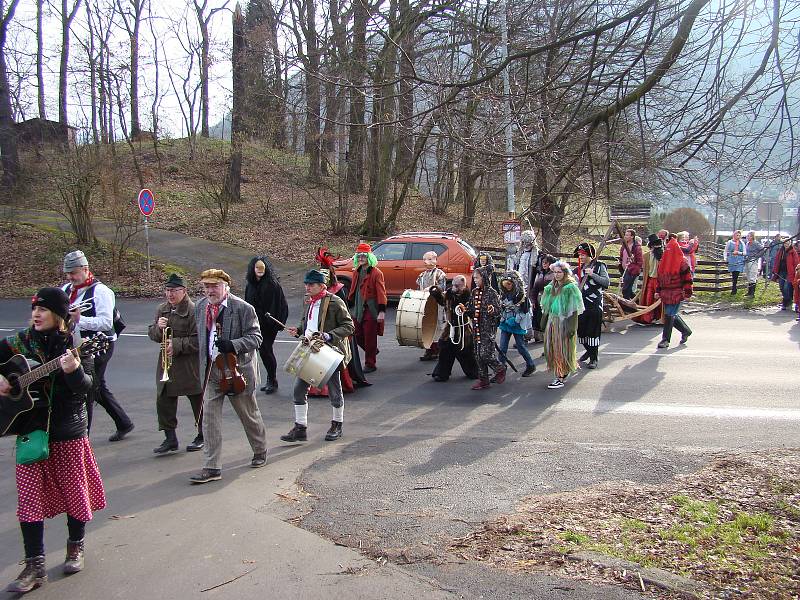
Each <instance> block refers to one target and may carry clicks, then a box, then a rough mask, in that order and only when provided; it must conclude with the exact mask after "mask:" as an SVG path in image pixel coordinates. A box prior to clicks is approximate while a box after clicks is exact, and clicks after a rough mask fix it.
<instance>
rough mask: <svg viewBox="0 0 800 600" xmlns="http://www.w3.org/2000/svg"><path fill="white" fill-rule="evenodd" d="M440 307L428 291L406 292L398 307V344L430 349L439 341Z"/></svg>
mask: <svg viewBox="0 0 800 600" xmlns="http://www.w3.org/2000/svg"><path fill="white" fill-rule="evenodd" d="M439 325H440V323H439V305H438V304H437V303H436V300H435V299H434V298H433V297H432V296H431V294H430V292H429V291H428V290H425V291H419V290H406V291H405V292H403V295H402V296H400V303H399V304H398V305H397V317H396V319H395V327H396V333H397V343H398V344H400V345H401V346H414V347H416V348H425V349H428V348H430V347H431V345H432V344H433V342H435V341H436V340H438V339H439V333H440V331H439Z"/></svg>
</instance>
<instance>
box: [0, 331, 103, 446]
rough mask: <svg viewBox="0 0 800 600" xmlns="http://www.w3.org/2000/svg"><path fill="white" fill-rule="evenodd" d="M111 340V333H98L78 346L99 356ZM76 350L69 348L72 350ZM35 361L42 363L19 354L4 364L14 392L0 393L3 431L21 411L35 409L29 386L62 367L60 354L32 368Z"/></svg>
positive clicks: (0, 431) (1, 369)
mask: <svg viewBox="0 0 800 600" xmlns="http://www.w3.org/2000/svg"><path fill="white" fill-rule="evenodd" d="M110 343H111V340H110V339H109V337H108V336H107V335H105V334H104V333H96V334H95V335H93V336H92V337H90V338H85V339H84V340H83V341H81V343H80V345H79V346H78V347H77V348H75V350H77V351H78V352H79V353H80V354H81V355H82V356H89V355H92V356H95V355H97V354H101V353H102V352H105V351H106V350H108V347H109V345H110ZM72 351H73V350H68V352H72ZM64 356H66V354H64ZM31 362H34V364H38V363H36V362H35V361H29V360H28V359H27V358H25V357H24V356H23V355H22V354H15V355H14V356H12V357H11V358H9V359H8V360H7V361H6V362H4V363H2V364H0V375H2V376H3V377H5V378H6V379H7V380H8V382H9V383H10V384H11V393H10V394H9V395H8V396H0V435H6V433H7V432H8V430H9V429H10V428H11V425H12V424H13V423H14V420H15V419H16V418H17V417H18V416H19V415H21V414H22V413H24V412H27V411H29V410H31V409H33V405H34V399H33V397H32V396H31V393H30V392H29V391H28V387H30V386H31V385H32V384H34V383H36V382H37V381H39V380H40V379H43V378H45V377H47V376H48V375H50V374H51V373H54V372H55V371H58V370H59V369H60V368H61V357H60V356H59V357H58V358H54V359H53V360H49V361H47V362H46V363H44V364H43V365H38V366H34V367H33V368H31Z"/></svg>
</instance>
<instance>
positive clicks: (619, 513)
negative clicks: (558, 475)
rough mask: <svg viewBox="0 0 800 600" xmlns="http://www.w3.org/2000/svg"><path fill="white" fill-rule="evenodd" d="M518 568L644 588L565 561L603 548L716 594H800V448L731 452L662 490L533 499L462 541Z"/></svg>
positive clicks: (476, 554) (628, 488)
mask: <svg viewBox="0 0 800 600" xmlns="http://www.w3.org/2000/svg"><path fill="white" fill-rule="evenodd" d="M451 550H452V551H453V552H455V553H456V554H458V555H459V556H460V557H461V558H464V559H467V560H475V561H480V562H483V563H488V564H491V565H493V566H496V567H499V568H502V569H508V570H510V571H523V572H524V571H540V570H552V571H557V572H558V573H560V574H564V575H568V576H574V577H579V578H586V579H595V580H610V581H618V582H620V583H623V584H626V585H630V586H633V587H637V586H638V581H636V580H633V581H631V580H630V579H628V578H623V577H622V574H621V573H617V572H608V571H601V570H599V569H598V568H597V567H594V566H592V565H589V564H587V563H574V562H572V561H567V560H565V555H567V554H569V553H571V552H575V551H578V550H594V551H597V552H601V553H604V554H608V555H611V556H616V557H620V558H624V559H627V560H632V561H634V562H637V563H639V564H642V565H644V566H655V567H660V568H662V569H666V570H668V571H670V572H673V573H676V574H681V575H684V576H687V577H690V578H692V579H694V580H696V581H699V582H702V584H704V585H705V586H706V588H707V590H708V593H707V596H708V597H710V598H745V597H746V598H754V599H755V598H763V599H765V600H766V599H770V600H776V599H787V600H788V599H793V598H798V597H800V449H788V450H775V451H769V452H755V453H750V454H744V455H725V456H720V457H718V458H717V459H716V460H714V461H712V462H711V463H710V464H709V465H708V466H707V467H706V468H704V469H702V470H701V471H699V472H697V473H694V474H691V475H687V476H681V477H678V478H676V479H675V481H673V482H672V483H669V484H666V485H660V486H640V485H636V484H633V483H627V482H617V483H612V484H604V485H602V486H599V487H595V488H590V489H586V490H579V491H575V492H568V493H563V494H556V495H550V496H540V497H529V498H525V499H524V500H523V501H522V502H521V503H520V505H519V508H518V512H517V514H514V515H510V516H507V517H503V518H500V519H496V520H494V521H491V522H489V523H486V524H485V526H484V528H483V530H481V531H478V532H475V533H473V534H471V535H469V536H467V537H466V538H464V539H462V540H459V541H458V542H457V543H455V544H454V545H453V546H452V547H451Z"/></svg>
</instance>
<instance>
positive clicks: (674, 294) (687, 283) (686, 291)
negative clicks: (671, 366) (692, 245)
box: [656, 238, 692, 348]
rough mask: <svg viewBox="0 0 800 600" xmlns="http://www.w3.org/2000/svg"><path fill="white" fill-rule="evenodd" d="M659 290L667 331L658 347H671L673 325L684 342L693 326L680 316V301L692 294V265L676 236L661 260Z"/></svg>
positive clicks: (657, 286)
mask: <svg viewBox="0 0 800 600" xmlns="http://www.w3.org/2000/svg"><path fill="white" fill-rule="evenodd" d="M656 281H657V285H656V293H657V294H658V297H659V298H661V304H662V306H663V307H664V331H663V333H662V336H661V341H660V342H659V343H658V347H659V348H668V347H669V344H670V340H671V337H672V328H673V327H675V329H677V330H678V331H679V332H680V333H681V341H680V343H681V344H685V343H686V340H687V339H689V336H690V335H692V330H691V329H689V326H688V325H687V324H686V322H685V321H684V320H683V317H681V316H680V313H679V311H680V308H681V302H683V301H684V300H686V299H688V298H691V296H692V268H691V265H690V264H689V259H688V258H686V256H685V255H684V254H683V251H682V249H681V247H680V245H679V244H678V241H677V240H676V239H675V238H670V239H669V241H668V242H667V247H666V248H665V250H664V254H663V255H662V257H661V260H660V261H659V263H658V275H657V277H656Z"/></svg>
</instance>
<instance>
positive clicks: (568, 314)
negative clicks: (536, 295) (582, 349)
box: [541, 281, 583, 379]
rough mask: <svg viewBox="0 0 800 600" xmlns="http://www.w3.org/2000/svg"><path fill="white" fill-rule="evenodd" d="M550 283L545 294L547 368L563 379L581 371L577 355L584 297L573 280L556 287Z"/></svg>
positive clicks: (543, 312)
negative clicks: (578, 332) (577, 335)
mask: <svg viewBox="0 0 800 600" xmlns="http://www.w3.org/2000/svg"><path fill="white" fill-rule="evenodd" d="M554 283H555V281H552V282H550V283H548V284H547V286H546V287H545V288H544V293H543V294H542V300H541V306H542V320H543V321H544V327H543V328H542V329H543V330H544V353H545V357H546V359H547V368H548V369H550V370H551V371H553V373H554V374H555V376H556V377H558V378H559V379H563V378H564V377H566V376H567V375H569V374H571V373H574V372H575V371H577V370H578V361H577V360H576V358H575V348H576V334H577V331H578V315H580V314H581V313H582V312H583V296H582V294H581V291H580V290H579V289H578V286H577V285H576V284H575V282H573V281H568V282H566V283H565V284H564V285H561V286H559V287H555V288H554V287H553V284H554Z"/></svg>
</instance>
